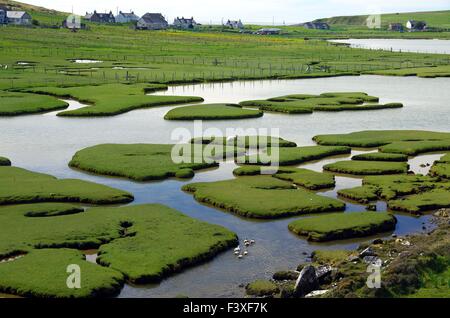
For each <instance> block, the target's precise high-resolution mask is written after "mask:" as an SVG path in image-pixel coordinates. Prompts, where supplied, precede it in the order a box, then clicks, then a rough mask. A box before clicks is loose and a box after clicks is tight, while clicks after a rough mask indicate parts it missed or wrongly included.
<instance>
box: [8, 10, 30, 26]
mask: <svg viewBox="0 0 450 318" xmlns="http://www.w3.org/2000/svg"><path fill="white" fill-rule="evenodd" d="M6 18H7V23H8V24H14V25H31V22H32V18H31V15H29V14H28V13H27V12H25V11H7V12H6Z"/></svg>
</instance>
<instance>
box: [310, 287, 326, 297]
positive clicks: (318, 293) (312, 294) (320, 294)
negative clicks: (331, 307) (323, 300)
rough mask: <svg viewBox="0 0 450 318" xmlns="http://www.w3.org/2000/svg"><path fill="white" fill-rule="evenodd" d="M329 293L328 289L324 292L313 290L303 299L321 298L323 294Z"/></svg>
mask: <svg viewBox="0 0 450 318" xmlns="http://www.w3.org/2000/svg"><path fill="white" fill-rule="evenodd" d="M328 291H329V289H324V290H314V291H312V292H310V293H309V294H308V295H306V296H305V298H314V297H318V296H322V295H323V294H326V293H327V292H328Z"/></svg>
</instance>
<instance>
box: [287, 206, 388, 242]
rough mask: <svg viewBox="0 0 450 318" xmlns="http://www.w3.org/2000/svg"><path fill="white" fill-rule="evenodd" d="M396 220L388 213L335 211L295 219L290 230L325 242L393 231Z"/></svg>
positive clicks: (311, 239) (316, 240) (312, 239)
mask: <svg viewBox="0 0 450 318" xmlns="http://www.w3.org/2000/svg"><path fill="white" fill-rule="evenodd" d="M396 222H397V221H396V219H395V217H394V216H392V215H391V214H388V213H380V212H361V213H334V214H330V215H320V216H315V217H310V218H304V219H301V220H297V221H294V222H292V223H290V224H289V230H291V231H292V232H294V233H296V234H297V235H301V236H306V237H307V238H308V240H309V241H315V242H324V241H333V240H340V239H347V238H353V237H363V236H369V235H373V234H376V233H382V232H386V231H391V230H393V229H395V224H396Z"/></svg>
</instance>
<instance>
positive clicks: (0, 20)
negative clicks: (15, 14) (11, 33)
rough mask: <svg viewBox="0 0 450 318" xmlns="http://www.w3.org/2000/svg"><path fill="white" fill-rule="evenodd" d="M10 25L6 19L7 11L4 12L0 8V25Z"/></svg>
mask: <svg viewBox="0 0 450 318" xmlns="http://www.w3.org/2000/svg"><path fill="white" fill-rule="evenodd" d="M6 23H8V20H7V18H6V10H3V9H2V8H0V24H6Z"/></svg>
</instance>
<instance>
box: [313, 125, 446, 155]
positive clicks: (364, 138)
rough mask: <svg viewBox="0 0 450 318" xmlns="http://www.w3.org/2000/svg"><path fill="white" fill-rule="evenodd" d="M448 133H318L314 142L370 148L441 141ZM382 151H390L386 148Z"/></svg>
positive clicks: (391, 131)
mask: <svg viewBox="0 0 450 318" xmlns="http://www.w3.org/2000/svg"><path fill="white" fill-rule="evenodd" d="M449 139H450V133H443V132H433V131H422V130H366V131H359V132H353V133H349V134H335V135H318V136H315V137H314V138H313V140H314V141H315V142H317V143H318V144H320V145H325V146H349V147H362V148H372V147H380V146H384V145H387V144H390V143H393V142H399V141H414V142H416V141H442V140H449ZM384 152H389V153H390V152H391V151H388V150H387V149H386V150H385V151H384Z"/></svg>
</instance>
